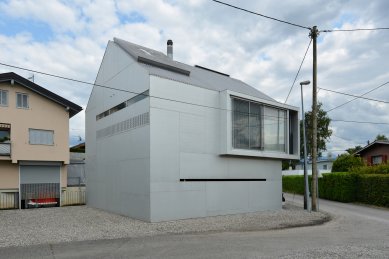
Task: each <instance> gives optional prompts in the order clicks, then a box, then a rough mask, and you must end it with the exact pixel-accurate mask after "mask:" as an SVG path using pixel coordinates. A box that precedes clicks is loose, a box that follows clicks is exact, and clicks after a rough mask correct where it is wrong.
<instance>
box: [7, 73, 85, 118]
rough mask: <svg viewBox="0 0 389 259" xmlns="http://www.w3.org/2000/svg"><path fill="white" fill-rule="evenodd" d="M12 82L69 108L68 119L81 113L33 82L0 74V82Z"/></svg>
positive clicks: (74, 106)
mask: <svg viewBox="0 0 389 259" xmlns="http://www.w3.org/2000/svg"><path fill="white" fill-rule="evenodd" d="M12 80H13V81H14V82H15V83H18V84H19V85H21V86H23V87H26V88H27V89H29V90H31V91H33V92H35V93H37V94H39V95H41V96H44V97H46V98H48V99H50V100H52V101H54V102H56V103H57V104H59V105H62V106H63V107H65V108H66V107H69V117H70V118H71V117H73V116H74V115H76V114H77V113H79V112H80V111H82V107H81V106H78V105H77V104H75V103H73V102H71V101H69V100H67V99H65V98H63V97H61V96H59V95H57V94H55V93H53V92H51V91H49V90H47V89H45V88H43V87H42V86H39V85H37V84H35V83H34V82H31V81H30V80H28V79H26V78H24V77H22V76H20V75H18V74H16V73H13V72H9V73H3V74H0V82H11V81H12Z"/></svg>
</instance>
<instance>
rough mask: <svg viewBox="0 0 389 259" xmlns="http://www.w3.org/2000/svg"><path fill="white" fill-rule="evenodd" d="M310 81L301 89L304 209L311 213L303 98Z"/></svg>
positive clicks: (302, 83) (304, 82) (301, 85)
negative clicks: (304, 89)
mask: <svg viewBox="0 0 389 259" xmlns="http://www.w3.org/2000/svg"><path fill="white" fill-rule="evenodd" d="M310 83H311V82H310V81H303V82H300V87H301V112H302V115H301V117H302V121H303V143H304V209H305V210H308V211H309V212H311V207H310V204H309V186H308V174H307V138H306V134H305V113H304V98H303V85H309V84H310Z"/></svg>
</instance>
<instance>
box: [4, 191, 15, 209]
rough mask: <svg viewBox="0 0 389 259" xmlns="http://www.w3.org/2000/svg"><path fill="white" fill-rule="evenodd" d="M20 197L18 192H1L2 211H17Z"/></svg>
mask: <svg viewBox="0 0 389 259" xmlns="http://www.w3.org/2000/svg"><path fill="white" fill-rule="evenodd" d="M18 207H19V195H18V193H17V192H0V209H17V208H18Z"/></svg>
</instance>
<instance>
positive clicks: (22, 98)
mask: <svg viewBox="0 0 389 259" xmlns="http://www.w3.org/2000/svg"><path fill="white" fill-rule="evenodd" d="M16 108H22V109H28V108H29V106H28V94H24V93H16Z"/></svg>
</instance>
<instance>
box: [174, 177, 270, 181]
mask: <svg viewBox="0 0 389 259" xmlns="http://www.w3.org/2000/svg"><path fill="white" fill-rule="evenodd" d="M180 182H266V179H263V178H251V179H241V178H239V179H180Z"/></svg>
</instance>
